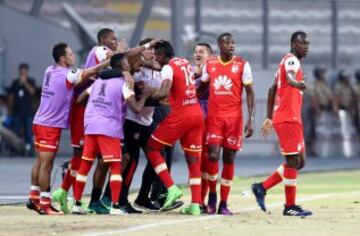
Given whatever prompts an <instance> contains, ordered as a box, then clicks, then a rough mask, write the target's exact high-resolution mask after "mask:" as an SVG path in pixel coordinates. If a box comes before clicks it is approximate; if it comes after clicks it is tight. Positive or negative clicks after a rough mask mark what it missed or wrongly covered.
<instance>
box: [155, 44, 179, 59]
mask: <svg viewBox="0 0 360 236" xmlns="http://www.w3.org/2000/svg"><path fill="white" fill-rule="evenodd" d="M154 48H155V51H156V52H164V53H165V56H166V57H167V58H173V57H174V56H175V52H174V48H173V46H172V45H171V43H170V42H169V41H165V40H164V41H161V42H158V43H156V44H155V47H154Z"/></svg>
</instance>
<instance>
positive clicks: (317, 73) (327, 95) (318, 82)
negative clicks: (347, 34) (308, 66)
mask: <svg viewBox="0 0 360 236" xmlns="http://www.w3.org/2000/svg"><path fill="white" fill-rule="evenodd" d="M313 75H314V78H315V79H314V82H313V84H312V85H311V86H310V89H309V93H307V94H305V95H304V103H305V101H308V103H309V105H308V106H307V108H306V109H305V110H304V118H306V122H305V126H304V128H305V129H304V131H305V136H306V139H305V140H306V150H307V153H308V155H309V156H317V153H316V151H315V150H316V148H315V144H316V139H317V138H320V137H317V136H318V135H320V136H322V134H321V132H320V134H318V132H317V128H319V127H320V126H321V125H323V123H325V122H324V121H326V119H328V117H327V116H328V112H329V111H337V106H336V102H335V99H334V96H333V93H332V91H331V89H330V87H329V85H328V84H327V71H326V68H325V67H322V66H317V67H315V68H314V71H313Z"/></svg>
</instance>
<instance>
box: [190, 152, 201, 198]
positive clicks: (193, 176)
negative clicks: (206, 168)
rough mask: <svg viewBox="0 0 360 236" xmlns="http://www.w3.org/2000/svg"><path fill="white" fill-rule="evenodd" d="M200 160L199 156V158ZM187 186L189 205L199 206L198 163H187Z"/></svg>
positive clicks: (199, 173)
mask: <svg viewBox="0 0 360 236" xmlns="http://www.w3.org/2000/svg"><path fill="white" fill-rule="evenodd" d="M199 159H200V156H199ZM188 169H189V185H190V188H191V203H197V204H200V203H201V202H200V201H201V172H200V163H199V162H195V163H189V164H188Z"/></svg>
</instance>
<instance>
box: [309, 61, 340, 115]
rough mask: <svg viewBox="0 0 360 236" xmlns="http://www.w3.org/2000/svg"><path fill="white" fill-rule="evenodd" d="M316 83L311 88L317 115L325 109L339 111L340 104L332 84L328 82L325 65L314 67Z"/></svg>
mask: <svg viewBox="0 0 360 236" xmlns="http://www.w3.org/2000/svg"><path fill="white" fill-rule="evenodd" d="M314 78H315V80H314V83H313V86H312V87H311V89H310V94H311V100H312V107H313V109H314V111H315V112H316V115H317V116H319V115H321V113H322V112H324V111H333V112H335V113H337V111H338V106H337V103H336V99H335V98H334V95H333V92H332V91H331V88H330V86H329V85H328V84H327V71H326V68H324V67H316V68H315V69H314Z"/></svg>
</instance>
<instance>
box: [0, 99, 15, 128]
mask: <svg viewBox="0 0 360 236" xmlns="http://www.w3.org/2000/svg"><path fill="white" fill-rule="evenodd" d="M11 123H12V122H11V118H10V117H9V110H8V103H7V98H6V96H5V95H0V124H1V125H2V126H4V127H5V128H8V129H10V128H11V125H12V124H11Z"/></svg>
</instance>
